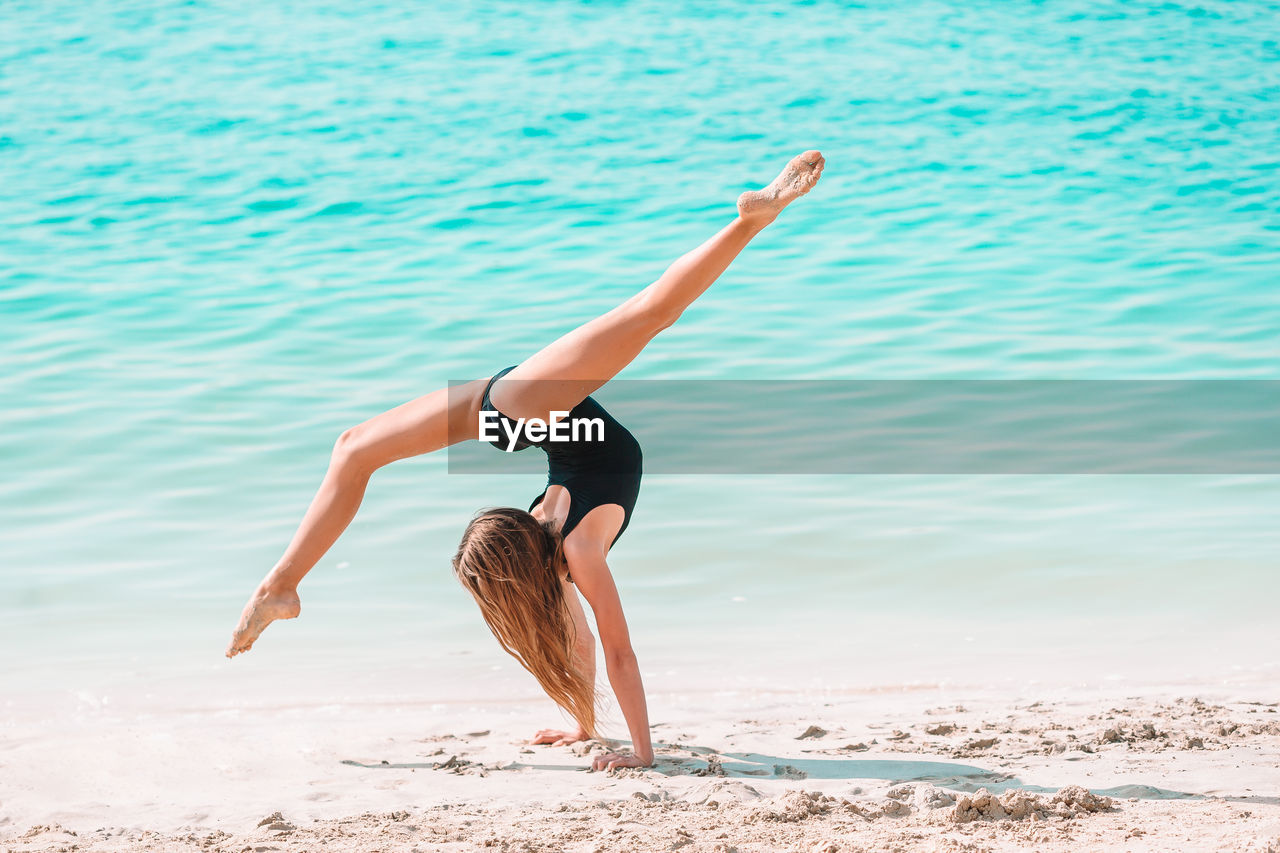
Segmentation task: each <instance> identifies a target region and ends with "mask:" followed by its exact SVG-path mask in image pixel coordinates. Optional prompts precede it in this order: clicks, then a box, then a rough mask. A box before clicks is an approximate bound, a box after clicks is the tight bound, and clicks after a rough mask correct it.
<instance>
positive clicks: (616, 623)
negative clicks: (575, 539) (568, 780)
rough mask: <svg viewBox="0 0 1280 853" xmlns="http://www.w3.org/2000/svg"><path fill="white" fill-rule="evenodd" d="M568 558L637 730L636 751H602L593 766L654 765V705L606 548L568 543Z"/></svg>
mask: <svg viewBox="0 0 1280 853" xmlns="http://www.w3.org/2000/svg"><path fill="white" fill-rule="evenodd" d="M565 557H566V558H567V559H568V561H569V572H570V574H571V575H573V580H574V583H575V584H576V585H577V587H578V589H579V590H580V591H581V592H582V594H583V595H584V596H585V597H586V599H587V603H588V604H590V605H591V611H592V613H594V614H595V617H596V633H597V634H598V635H599V637H600V647H601V648H602V649H603V651H604V661H605V669H606V671H607V672H608V674H609V685H610V686H611V687H612V688H613V695H614V696H616V697H617V699H618V707H619V708H621V709H622V715H623V717H625V718H626V721H627V729H628V730H629V731H630V732H631V748H632V751H633V752H634V753H635V754H634V755H626V754H622V753H608V754H605V755H597V756H596V757H595V758H594V759H593V760H592V762H591V769H592V770H610V769H612V768H614V767H648V766H649V765H650V764H652V763H653V745H652V743H651V742H650V740H649V709H648V706H647V704H646V702H645V696H644V684H643V683H641V681H640V665H639V663H637V662H636V655H635V652H634V651H632V649H631V635H630V634H629V633H628V631H627V619H626V616H624V615H623V613H622V601H621V599H619V598H618V588H617V587H616V586H615V585H614V583H613V575H612V574H610V573H609V565H608V563H607V562H605V549H604V547H603V546H600V545H598V544H596V543H593V542H587V543H582V544H578V545H576V546H575V547H571V546H570V545H569V544H568V543H566V545H565Z"/></svg>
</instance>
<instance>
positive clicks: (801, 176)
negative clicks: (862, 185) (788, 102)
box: [738, 151, 827, 225]
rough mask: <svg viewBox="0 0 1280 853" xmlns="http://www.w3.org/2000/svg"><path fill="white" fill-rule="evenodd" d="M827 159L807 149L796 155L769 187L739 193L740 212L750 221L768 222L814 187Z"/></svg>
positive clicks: (739, 213) (740, 214)
mask: <svg viewBox="0 0 1280 853" xmlns="http://www.w3.org/2000/svg"><path fill="white" fill-rule="evenodd" d="M826 162H827V161H826V160H825V159H823V157H822V154H821V153H819V152H817V151H806V152H804V153H803V154H800V155H798V156H796V157H793V158H792V159H791V162H790V163H788V164H787V166H786V168H785V169H783V170H782V174H780V175H778V177H776V178H774V179H773V183H771V184H769V186H767V187H765V188H764V189H762V190H752V191H751V192H745V193H743V194H742V195H740V196H738V215H739V216H741V217H742V218H743V219H745V220H747V221H758V222H763V223H764V224H766V225H767V224H768V223H770V222H772V221H773V219H774V217H776V216H777V215H778V214H779V213H781V212H782V208H784V207H786V206H787V205H788V204H790V203H791V202H793V201H795V200H796V199H798V198H799V197H800V196H802V195H804V194H805V193H807V192H808V191H809V190H811V189H813V186H814V184H816V183H818V178H819V177H821V176H822V167H823V166H824V165H826Z"/></svg>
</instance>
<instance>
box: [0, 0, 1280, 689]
mask: <svg viewBox="0 0 1280 853" xmlns="http://www.w3.org/2000/svg"><path fill="white" fill-rule="evenodd" d="M1278 13H1280V5H1278V4H1275V3H1262V2H1232V3H1227V2H1203V3H1187V4H1182V3H1173V2H1168V3H1150V2H1133V3H1107V2H1084V0H1063V2H1057V3H1033V2H978V3H959V2H922V3H915V4H900V3H889V2H869V3H860V4H848V3H836V2H822V1H821V0H818V1H817V2H803V3H791V4H786V3H738V2H733V3H727V2H726V3H698V4H692V3H689V4H682V3H672V2H662V3H657V2H647V3H646V2H618V3H600V4H586V3H576V2H559V0H552V1H551V2H542V3H478V4H435V3H426V4H413V3H390V2H376V0H375V2H369V3H358V4H357V3H300V2H274V3H257V2H245V0H223V2H184V3H178V2H160V0H156V2H113V3H105V2H89V3H67V2H39V3H35V2H17V3H12V2H11V3H6V4H4V6H3V7H2V8H0V214H2V215H0V221H2V222H3V228H0V365H3V369H2V370H0V395H2V399H3V406H0V459H3V471H4V473H3V476H0V642H2V643H3V645H4V647H5V649H6V651H5V653H4V656H3V659H2V660H3V664H2V666H3V671H2V672H0V681H3V682H4V683H5V684H6V686H7V690H6V693H7V698H8V701H9V702H11V703H12V702H15V701H19V699H20V697H22V696H28V695H35V693H37V692H40V691H43V694H42V695H45V694H47V695H48V696H52V697H55V698H57V697H63V698H66V699H68V701H72V702H75V701H91V702H100V701H102V700H103V699H104V697H109V696H114V695H120V694H122V693H130V692H132V693H141V694H146V695H151V694H153V693H154V694H156V695H160V694H164V693H165V691H177V690H179V689H181V690H187V689H189V688H193V686H194V687H198V686H199V685H200V684H206V685H209V684H212V685H221V686H224V687H225V686H227V685H232V684H235V683H239V682H238V681H237V680H238V679H260V680H261V681H262V683H266V684H269V685H271V686H270V687H268V688H266V690H267V693H266V695H267V696H268V701H276V700H278V701H284V700H285V697H286V696H295V695H298V694H301V693H305V692H317V691H320V692H323V691H325V690H335V689H336V690H340V691H346V690H349V691H351V692H353V693H362V692H364V693H379V694H392V693H397V692H405V691H408V692H413V693H415V694H420V695H430V694H432V692H433V691H436V690H440V691H458V690H461V691H463V692H465V691H466V690H468V689H471V687H472V686H474V687H475V689H476V690H477V691H478V690H479V687H478V685H480V684H481V679H482V678H490V677H497V678H500V679H506V681H503V682H502V683H503V684H506V685H509V689H510V691H512V694H513V695H514V694H515V693H520V694H521V695H525V694H529V695H531V694H530V691H531V689H536V688H533V686H532V682H531V680H529V679H527V677H524V676H523V675H522V674H520V673H519V672H518V671H517V670H516V669H515V666H514V664H513V663H511V662H510V661H509V660H508V659H506V658H505V657H504V656H503V655H502V653H501V652H500V650H499V649H498V648H497V646H496V644H495V643H494V642H493V641H492V639H491V638H489V637H488V635H487V633H486V631H485V629H484V626H483V624H482V623H481V622H480V620H479V617H478V615H477V613H476V612H475V608H474V605H473V603H472V602H471V601H470V600H469V598H468V597H467V596H466V595H465V593H464V592H463V591H462V590H461V588H460V587H459V586H458V585H457V583H456V581H455V580H454V579H453V577H452V574H451V572H450V569H449V562H448V561H449V557H450V556H451V554H452V551H453V549H454V548H455V547H456V543H457V538H458V536H459V534H460V532H461V529H462V526H463V525H464V523H465V522H466V520H467V519H468V518H469V517H470V515H471V514H472V512H473V511H474V510H475V509H477V508H479V507H481V506H485V505H494V504H508V503H514V504H524V503H527V501H528V500H529V499H530V498H531V497H532V496H533V495H534V494H536V493H537V491H538V490H539V489H540V487H541V483H540V481H539V479H538V477H537V476H536V475H535V476H532V477H516V476H501V477H494V476H466V475H462V474H456V473H452V474H451V473H449V472H448V470H447V464H446V459H445V458H444V457H443V455H441V456H439V457H437V458H425V459H416V460H411V461H407V462H403V463H398V464H397V465H395V466H393V467H391V468H389V469H386V470H384V471H382V472H380V473H379V474H378V475H376V477H375V478H374V481H373V483H372V486H371V488H370V490H369V493H368V496H367V498H366V501H365V504H364V507H363V509H362V511H361V514H360V516H359V517H358V518H357V520H356V522H355V524H354V525H353V526H352V528H351V529H350V530H349V531H348V532H347V534H346V535H345V536H344V538H343V539H342V540H341V541H340V542H339V543H338V545H337V546H336V547H335V548H334V549H333V551H332V552H331V553H330V554H329V555H328V556H327V557H326V558H325V559H324V560H323V561H322V562H321V564H320V565H319V566H318V567H317V569H316V570H315V572H314V573H313V574H312V575H311V576H310V577H309V578H308V580H307V581H306V583H305V584H304V586H303V588H302V594H303V603H304V613H303V617H302V619H301V620H299V621H297V622H295V623H290V624H287V625H278V626H275V627H273V628H272V629H271V630H270V631H269V632H268V633H267V634H266V635H265V636H264V639H263V640H262V641H261V643H260V644H259V646H258V647H257V648H255V650H254V651H253V652H252V654H250V655H249V656H247V657H245V658H243V659H238V660H236V661H234V662H230V663H229V662H226V661H223V660H222V658H221V654H222V650H223V647H224V645H225V642H226V639H227V637H228V635H229V632H230V629H231V627H232V626H233V624H234V622H235V619H236V617H237V616H238V614H239V610H240V607H241V605H242V604H243V602H244V599H245V598H246V597H247V595H248V593H249V592H250V591H251V590H252V588H253V586H254V585H255V584H256V583H257V581H258V580H259V578H260V577H261V576H262V574H263V573H264V572H265V571H266V570H267V569H268V568H270V566H271V565H272V563H273V562H274V561H275V560H276V559H277V557H278V556H279V554H280V552H281V550H282V549H283V547H284V545H285V544H286V543H287V541H288V539H289V538H290V536H291V535H292V533H293V530H294V527H295V525H296V523H297V521H298V520H299V518H300V517H301V514H302V511H303V510H304V509H305V507H306V505H307V503H308V502H309V500H310V498H311V495H312V492H313V490H314V488H315V486H316V485H317V484H318V482H319V480H320V477H321V475H322V473H323V470H324V467H325V464H326V461H327V456H328V452H329V448H330V446H331V444H332V442H333V441H334V439H335V438H336V437H337V435H338V434H339V433H340V432H341V431H342V430H343V429H344V428H346V427H349V426H352V425H354V424H356V423H358V422H360V421H362V420H364V419H365V418H367V417H370V416H372V415H374V414H376V413H377V412H379V411H381V410H383V409H385V408H389V407H391V406H394V405H397V404H399V403H401V402H403V401H405V400H408V399H411V398H413V397H415V396H418V395H419V394H422V393H425V392H427V391H430V390H433V389H435V388H437V387H440V386H443V385H446V384H448V383H449V382H450V381H453V380H459V379H468V378H473V377H479V376H485V375H489V374H491V373H492V372H494V371H496V370H498V369H500V368H502V367H504V366H506V365H508V364H512V363H515V362H517V361H518V360H520V359H521V358H523V357H524V356H526V355H527V354H529V353H531V352H532V351H534V350H535V349H537V348H538V347H539V346H541V345H542V344H543V343H545V342H547V341H548V340H550V339H551V338H553V337H554V336H556V335H558V334H560V333H562V332H563V331H565V330H567V329H569V328H571V327H572V326H573V325H575V324H576V323H579V322H582V321H583V320H585V319H588V318H590V317H591V316H593V315H594V314H596V313H599V312H602V311H604V310H607V309H608V308H610V307H612V306H613V305H614V304H616V303H617V302H619V301H621V300H622V299H624V298H625V297H627V296H628V295H629V294H631V293H632V292H634V291H635V290H636V289H638V288H639V287H642V286H644V285H645V284H647V283H648V282H649V281H651V280H652V279H653V278H654V277H656V276H657V275H658V274H660V273H661V272H662V270H663V268H664V267H665V265H666V264H667V263H669V262H670V261H672V260H673V259H675V258H676V257H677V256H678V255H680V254H681V253H682V252H684V251H686V250H688V249H689V248H692V247H693V246H694V245H696V244H697V243H698V242H700V241H701V240H702V239H704V238H705V237H707V236H709V235H710V234H711V233H713V232H714V231H715V230H716V229H718V228H719V227H721V226H722V225H723V224H724V223H726V222H727V221H728V219H729V218H730V217H731V216H732V213H733V206H732V203H733V199H734V198H735V197H736V195H737V194H738V193H739V192H741V191H742V190H743V189H746V188H749V187H754V186H758V185H760V184H762V183H764V182H767V181H768V180H769V179H770V178H772V177H773V175H774V174H775V173H776V172H777V170H778V169H779V168H780V166H781V165H782V164H783V163H784V162H785V161H786V160H787V159H788V158H789V157H790V156H792V155H793V154H794V153H796V152H798V151H800V150H803V149H805V148H808V147H816V148H820V149H821V150H822V151H823V153H824V154H825V155H826V157H827V168H826V172H825V175H824V177H823V179H822V182H821V184H820V185H819V186H818V188H817V189H816V190H815V191H814V192H813V193H812V194H811V195H810V196H808V197H807V198H805V199H803V200H801V201H800V202H799V203H797V204H796V205H795V206H794V207H793V208H792V209H791V210H789V211H788V212H787V213H786V214H785V215H784V216H783V217H782V218H781V219H780V220H779V221H778V223H777V224H776V225H775V226H774V227H772V228H771V229H770V230H768V231H767V232H765V233H764V234H763V235H762V236H761V237H760V238H759V239H758V240H757V242H756V243H755V244H754V245H752V246H751V247H750V248H749V249H748V250H747V252H746V253H745V254H744V255H743V256H742V257H741V258H740V259H739V261H738V262H737V263H736V265H735V266H734V267H733V268H732V269H731V270H730V271H729V272H728V273H727V274H726V275H725V276H724V278H723V279H722V280H721V281H720V282H719V283H718V284H717V285H716V286H715V287H714V288H713V290H712V291H711V292H709V293H708V295H707V296H706V297H705V298H704V299H703V300H702V301H700V302H699V303H698V304H697V305H695V306H694V307H693V308H692V309H690V310H689V311H688V312H687V313H686V315H685V317H684V318H683V319H682V320H681V322H680V323H679V324H678V325H677V326H676V327H674V328H672V329H671V330H669V331H668V332H667V333H665V334H664V335H663V336H662V337H661V338H660V339H659V340H658V341H657V342H656V343H655V344H654V345H653V346H652V347H651V348H650V349H649V350H648V351H647V352H646V353H644V354H643V355H642V356H641V357H640V358H639V359H638V360H637V361H636V362H635V363H634V364H633V365H632V366H631V367H630V368H629V369H628V370H627V371H626V372H625V373H624V376H626V377H629V378H636V379H695V378H696V379H830V380H834V379H1035V378H1040V379H1097V380H1107V379H1206V380H1212V379H1271V380H1274V379H1280V286H1278V285H1280V148H1278V147H1277V140H1280V37H1278V36H1277V34H1276V28H1275V21H1276V20H1277V14H1278ZM798 416H800V417H803V415H798ZM641 439H642V440H643V436H641ZM1278 509H1280V480H1278V478H1276V477H1275V476H1251V475H1233V476H1229V477H1227V476H1070V475H1055V476H1047V475H1046V476H982V475H964V476H958V475H957V476H894V475H875V476H870V475H868V476H819V475H804V476H800V475H794V476H785V475H770V476H766V475H756V476H728V475H725V476H714V475H701V476H692V475H690V476H680V475H661V476H653V477H650V478H649V479H648V480H647V481H646V484H645V488H644V491H643V492H642V495H641V500H640V504H639V506H638V508H637V510H636V514H635V518H634V521H633V523H632V525H631V527H630V529H629V530H628V532H627V534H626V536H624V537H623V539H622V540H621V542H620V543H619V545H618V547H617V548H616V549H615V551H614V554H613V557H612V563H613V566H614V572H615V575H616V577H617V580H618V583H619V586H620V587H621V589H622V593H623V598H624V602H626V604H627V606H628V615H629V618H630V622H631V630H632V634H633V636H634V638H635V643H636V648H637V652H638V653H639V655H640V657H641V661H642V664H643V665H644V666H645V668H646V673H647V674H648V677H649V681H650V684H651V685H656V686H657V687H659V688H660V687H663V686H674V685H677V684H694V683H697V684H703V683H711V682H714V681H716V680H717V679H719V680H721V681H725V682H730V683H756V681H753V679H766V678H767V679H768V680H770V683H773V684H775V685H776V684H782V685H786V684H799V685H800V686H813V684H815V683H821V684H829V685H846V686H858V685H864V686H865V685H874V684H904V683H912V682H930V681H937V680H948V679H950V680H951V681H953V682H955V683H965V682H966V680H981V679H987V680H991V679H999V678H1004V677H1008V678H1025V677H1029V676H1028V675H1027V673H1028V672H1031V671H1034V670H1035V669H1036V668H1037V666H1038V664H1035V661H1040V662H1043V661H1045V660H1052V661H1053V662H1054V664H1053V667H1052V670H1051V672H1050V674H1049V675H1042V676H1040V677H1046V678H1050V679H1051V678H1052V677H1054V674H1056V673H1059V672H1070V673H1072V675H1070V677H1069V678H1068V680H1070V679H1077V678H1083V679H1085V680H1089V679H1093V680H1098V679H1106V678H1114V679H1128V680H1132V681H1133V682H1134V683H1138V682H1140V681H1141V680H1142V679H1143V678H1148V677H1157V675H1158V676H1159V677H1169V678H1177V677H1182V676H1184V675H1185V676H1187V677H1191V676H1192V675H1194V676H1196V677H1207V678H1210V679H1219V678H1220V679H1221V680H1223V681H1229V680H1230V679H1236V678H1247V677H1251V675H1250V674H1259V673H1261V674H1265V673H1272V674H1274V673H1275V671H1276V669H1277V667H1280V642H1277V641H1280V635H1278V633H1277V631H1276V629H1275V616H1274V612H1275V602H1276V600H1277V598H1278V597H1280V571H1277V569H1278V568H1280V525H1277V524H1276V521H1275V519H1276V514H1277V510H1278ZM797 658H803V659H804V661H805V662H806V663H805V665H804V666H803V667H796V666H794V664H795V661H796V659H797ZM966 662H968V663H974V666H972V667H970V666H969V665H968V663H966ZM1040 669H1041V670H1045V669H1046V668H1045V667H1040ZM801 672H803V674H800V673H801ZM815 673H817V675H816V676H815ZM1080 673H1083V675H1080ZM1064 677H1065V676H1064ZM788 679H790V680H788ZM801 682H803V683H802V684H801ZM486 683H487V682H486ZM334 685H337V686H336V687H335V686H334ZM504 689H505V688H504ZM77 697H78V698H77ZM85 697H88V698H87V699H86V698H85Z"/></svg>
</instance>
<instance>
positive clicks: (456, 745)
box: [0, 683, 1280, 853]
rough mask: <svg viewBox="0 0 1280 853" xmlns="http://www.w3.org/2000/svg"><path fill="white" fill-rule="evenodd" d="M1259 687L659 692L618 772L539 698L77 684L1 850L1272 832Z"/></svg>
mask: <svg viewBox="0 0 1280 853" xmlns="http://www.w3.org/2000/svg"><path fill="white" fill-rule="evenodd" d="M1184 687H1185V686H1184ZM1247 689H1248V690H1250V691H1252V692H1253V693H1255V694H1258V695H1260V696H1266V695H1270V696H1271V697H1272V698H1271V699H1269V700H1267V701H1263V699H1260V698H1257V696H1255V695H1246V694H1245V693H1241V692H1240V688H1233V687H1226V688H1224V687H1222V686H1219V687H1217V688H1207V689H1206V690H1205V691H1204V692H1202V693H1190V692H1186V691H1185V690H1181V688H1180V690H1181V692H1179V691H1174V692H1169V693H1165V694H1157V693H1155V692H1151V691H1148V692H1147V693H1146V695H1143V696H1133V695H1120V694H1119V693H1114V694H1109V693H1108V692H1107V691H1106V690H1105V689H1102V688H1090V689H1082V690H1050V689H1047V688H1045V689H1043V690H1042V691H1041V693H1040V694H1039V695H1038V694H1037V693H1035V692H1034V691H1030V690H1029V692H1027V693H1025V694H1023V695H1013V691H1009V690H1003V691H992V690H989V689H982V690H980V689H974V690H969V691H966V690H965V689H963V688H956V687H938V686H927V685H921V686H916V687H914V688H909V689H908V688H885V689H879V690H867V691H863V692H843V693H839V694H836V693H823V692H819V691H808V692H804V693H766V692H761V691H721V692H707V693H701V694H699V693H690V692H688V691H681V692H679V693H663V692H654V693H653V694H652V696H651V705H652V707H653V708H654V714H653V732H654V737H655V743H656V751H657V755H658V760H657V763H656V765H655V766H654V767H652V768H649V769H644V770H627V771H621V772H619V773H616V774H613V775H609V774H605V773H590V772H587V771H586V770H585V767H586V766H587V765H588V764H589V759H588V758H587V757H586V756H587V753H588V752H590V751H594V750H597V749H600V748H601V746H600V745H599V744H598V743H595V742H591V743H588V744H579V745H577V746H574V747H559V748H553V747H548V746H537V747H534V746H528V745H526V744H525V743H523V739H525V738H527V737H528V736H529V735H531V734H532V732H533V731H535V730H536V729H538V728H542V727H545V726H546V725H548V724H553V723H554V722H555V719H554V711H553V710H552V709H551V708H550V705H549V703H547V702H546V701H545V700H538V699H535V698H533V697H532V694H531V695H530V696H529V697H526V698H524V699H522V700H521V701H518V702H514V701H513V702H507V703H502V702H494V701H488V700H486V701H482V702H475V701H458V702H452V703H449V702H446V703H439V702H434V703H427V702H421V701H419V702H417V703H414V702H412V701H394V702H375V701H360V700H351V699H348V700H346V701H341V702H334V703H329V704H317V703H310V702H300V703H299V704H296V705H287V704H285V705H281V704H277V705H274V706H269V705H259V706H253V705H251V704H248V705H240V706H238V707H217V706H214V707H212V708H210V707H205V708H201V707H198V706H197V705H192V706H191V707H187V708H181V707H174V708H171V709H169V710H168V711H166V712H164V713H155V712H152V711H149V710H147V707H146V705H145V703H139V704H137V705H136V706H135V707H124V708H121V707H112V706H111V704H110V703H109V704H107V705H102V704H98V705H97V706H95V705H94V703H93V702H92V700H91V699H86V700H85V701H84V702H82V703H81V705H80V707H79V708H78V710H77V711H76V712H75V713H73V714H68V715H67V716H66V717H65V718H64V719H49V718H44V719H37V718H33V717H30V716H27V717H25V718H24V716H23V713H21V712H18V711H14V712H13V713H11V714H10V715H9V719H8V720H7V722H8V725H7V726H6V727H5V729H4V733H3V741H2V744H3V746H2V750H3V751H2V752H0V815H2V817H0V848H3V849H4V850H6V851H55V850H56V851H97V850H103V851H106V850H154V851H170V850H205V851H245V850H252V851H271V850H281V851H286V850H310V849H317V848H326V849H340V850H358V851H374V850H379V851H381V850H388V851H405V852H406V853H408V851H436V850H473V849H497V850H511V851H532V850H538V851H543V850H545V851H555V850H570V851H611V850H620V851H621V850H676V849H682V850H687V851H690V853H693V851H732V850H737V851H742V853H747V851H761V853H763V851H780V850H799V851H854V850H868V851H869V850H1014V849H1035V850H1099V849H1108V850H1109V849H1122V850H1135V851H1136V850H1170V849H1177V850H1202V849H1203V850H1250V851H1275V850H1280V785H1278V784H1277V783H1278V782H1280V771H1278V770H1277V768H1278V767H1280V703H1277V702H1276V701H1275V700H1274V696H1275V692H1274V691H1269V690H1265V689H1261V687H1260V686H1259V685H1258V684H1256V683H1255V684H1253V685H1250V686H1249V687H1248V688H1247ZM13 704H14V703H12V702H10V706H13ZM126 704H128V703H126ZM197 704H198V703H197ZM11 710H12V707H11ZM612 728H613V729H618V730H621V727H620V726H618V725H616V721H615V725H614V726H613V727H612ZM1089 792H1092V793H1089Z"/></svg>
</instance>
